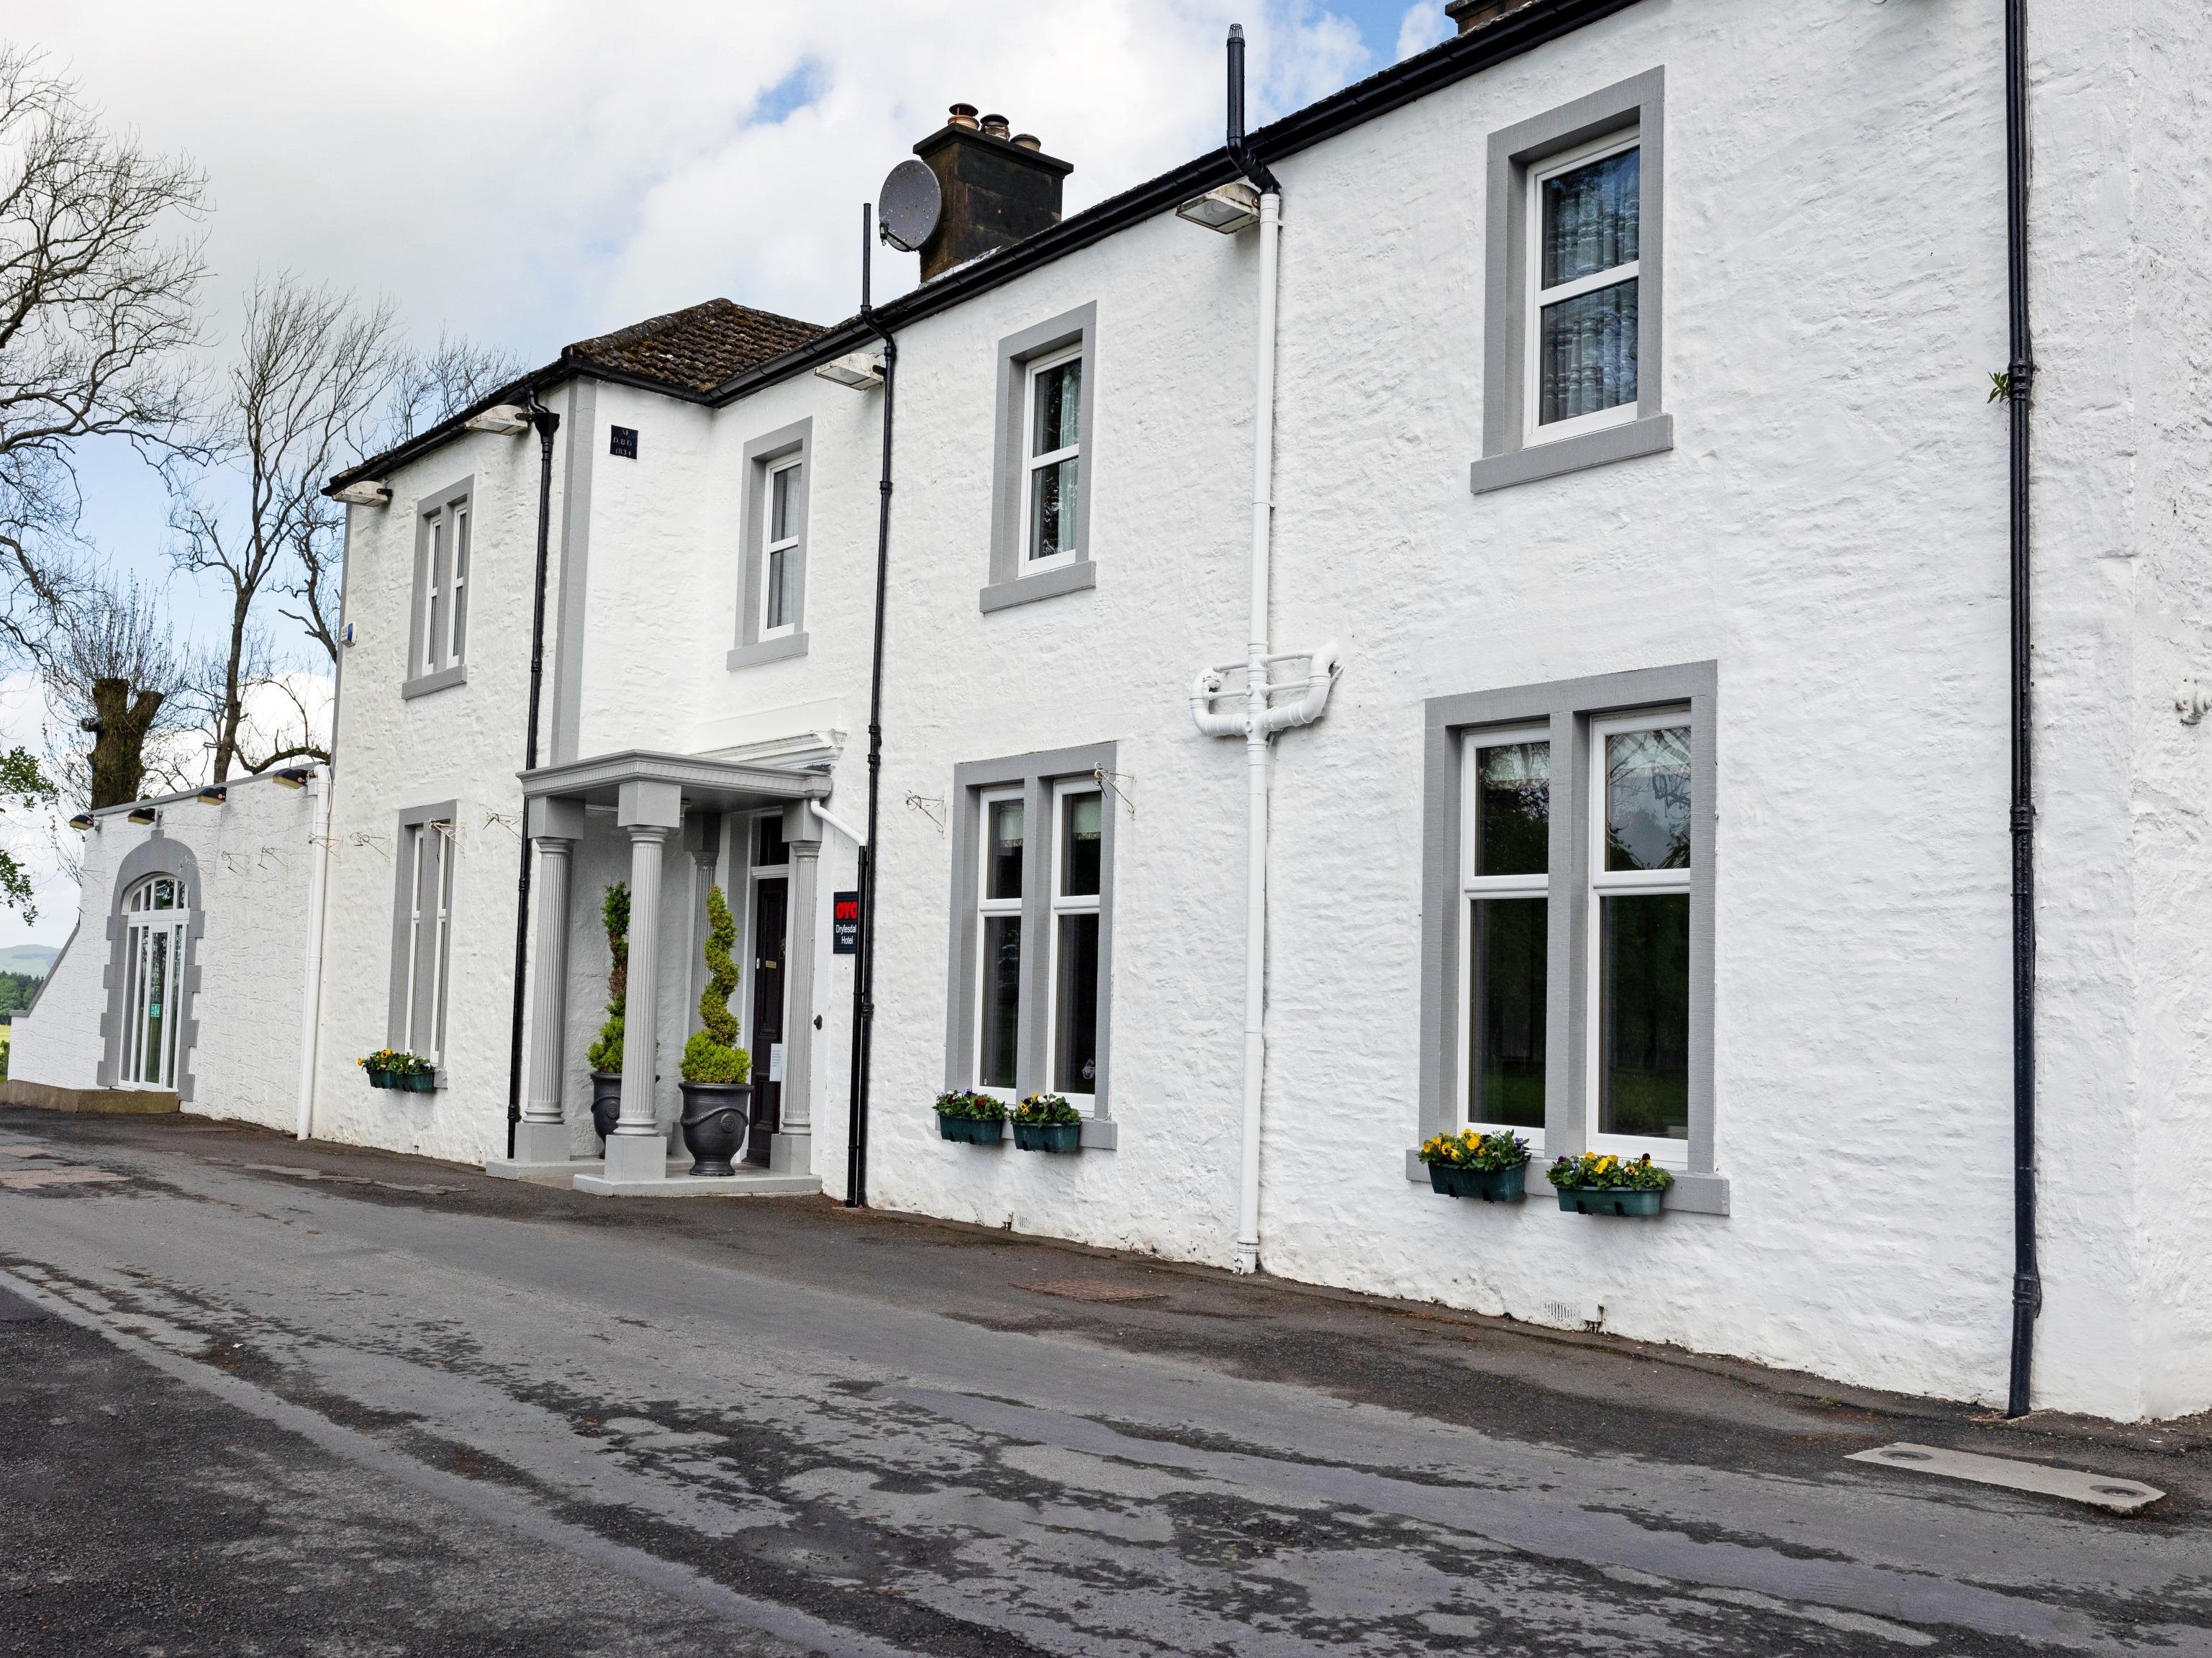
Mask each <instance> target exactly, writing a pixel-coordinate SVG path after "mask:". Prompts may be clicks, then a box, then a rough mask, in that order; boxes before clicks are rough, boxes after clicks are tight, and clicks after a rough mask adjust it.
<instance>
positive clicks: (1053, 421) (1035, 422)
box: [978, 305, 1098, 612]
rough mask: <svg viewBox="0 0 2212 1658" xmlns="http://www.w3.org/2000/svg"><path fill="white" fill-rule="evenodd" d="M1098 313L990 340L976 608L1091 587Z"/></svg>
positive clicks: (1081, 311) (1084, 312)
mask: <svg viewBox="0 0 2212 1658" xmlns="http://www.w3.org/2000/svg"><path fill="white" fill-rule="evenodd" d="M1097 325H1098V307H1097V306H1095V305H1086V306H1083V307H1079V308H1078V309H1076V310H1073V311H1070V312H1068V313H1066V314H1065V315H1062V316H1058V317H1054V318H1053V319H1051V320H1050V321H1048V322H1042V323H1039V324H1038V325H1036V327H1034V328H1026V329H1024V330H1023V331H1021V332H1020V333H1018V334H1012V335H1009V336H1008V337H1006V338H1005V339H1003V340H1000V342H999V361H998V404H997V410H996V418H995V421H994V434H993V438H994V452H993V458H992V466H991V572H990V581H989V583H988V585H987V586H985V587H984V589H983V591H982V592H981V595H980V596H979V598H978V604H980V606H981V609H982V610H985V611H986V612H989V611H992V610H1005V609H1006V608H1007V607H1008V606H1009V605H1013V604H1029V603H1030V602H1031V601H1033V600H1036V599H1040V598H1052V597H1054V595H1055V594H1059V593H1066V592H1075V591H1076V590H1077V589H1079V588H1083V587H1090V586H1096V585H1097V576H1096V569H1095V567H1094V566H1093V564H1092V563H1091V551H1092V549H1091V502H1092V501H1095V500H1096V499H1097V429H1098V422H1097V391H1098V384H1097V381H1098V375H1097V367H1098V365H1097V332H1098V326H1097Z"/></svg>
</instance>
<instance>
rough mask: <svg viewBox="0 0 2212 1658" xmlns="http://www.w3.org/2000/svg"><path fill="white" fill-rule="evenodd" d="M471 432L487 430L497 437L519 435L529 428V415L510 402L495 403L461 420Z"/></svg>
mask: <svg viewBox="0 0 2212 1658" xmlns="http://www.w3.org/2000/svg"><path fill="white" fill-rule="evenodd" d="M461 424H462V425H464V426H465V427H466V428H468V429H469V430H470V431H471V432H489V433H492V434H495V436H498V437H502V438H512V437H519V436H520V435H521V434H523V433H525V432H527V431H528V430H529V429H530V416H527V415H526V414H524V413H523V412H522V410H520V408H519V407H517V406H516V405H515V404H511V403H501V404H494V405H493V406H492V407H490V408H489V409H487V410H484V411H483V413H482V414H480V415H471V416H469V417H468V419H466V420H465V421H464V422H461Z"/></svg>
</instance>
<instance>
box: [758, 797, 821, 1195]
mask: <svg viewBox="0 0 2212 1658" xmlns="http://www.w3.org/2000/svg"><path fill="white" fill-rule="evenodd" d="M783 838H784V841H785V843H786V844H787V845H788V846H789V847H791V910H790V919H789V921H788V923H787V925H788V927H789V932H788V933H787V937H786V938H785V941H784V947H783V958H784V981H783V983H784V994H785V997H786V999H787V1005H789V1007H790V1010H791V1011H790V1013H789V1014H788V1016H787V1017H786V1018H785V1020H784V1022H783V1023H784V1035H783V1121H782V1125H781V1128H780V1129H779V1130H778V1132H777V1133H775V1136H774V1137H773V1138H772V1139H770V1140H769V1159H768V1161H769V1168H770V1169H773V1170H774V1171H775V1173H777V1174H779V1175H784V1174H795V1175H811V1174H812V1173H813V1172H814V1151H813V1145H814V1140H813V1135H814V1037H815V1034H816V1033H815V1029H814V950H815V920H816V914H817V911H818V910H819V909H820V908H821V878H822V825H821V823H819V822H818V821H817V819H816V817H815V816H814V814H813V813H811V812H810V811H807V810H806V808H805V805H803V804H802V805H796V806H793V807H792V808H791V809H790V811H788V812H787V813H786V814H785V819H784V828H783Z"/></svg>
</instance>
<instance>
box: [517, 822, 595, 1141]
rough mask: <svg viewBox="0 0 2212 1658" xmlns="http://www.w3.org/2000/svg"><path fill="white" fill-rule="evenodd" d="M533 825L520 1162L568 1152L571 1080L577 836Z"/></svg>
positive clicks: (558, 826) (557, 825)
mask: <svg viewBox="0 0 2212 1658" xmlns="http://www.w3.org/2000/svg"><path fill="white" fill-rule="evenodd" d="M561 804H563V805H566V804H568V803H566V802H562V803H561ZM578 815H579V816H581V814H580V813H579V814H578ZM531 827H532V831H533V832H532V835H531V837H530V845H531V849H532V853H534V854H535V856H536V858H537V861H538V871H537V879H536V883H535V884H534V886H533V888H532V891H533V894H534V896H535V902H534V904H533V906H532V911H531V917H530V926H531V932H532V934H533V935H535V938H536V940H537V945H538V950H537V961H536V964H535V966H536V976H535V977H534V978H533V979H532V981H531V987H530V1071H529V1087H528V1090H527V1092H526V1094H525V1095H524V1096H523V1103H522V1121H521V1124H520V1127H517V1129H516V1130H515V1136H514V1156H515V1160H516V1161H517V1162H519V1163H559V1162H562V1161H565V1160H566V1159H567V1157H568V1123H567V1121H565V1113H564V1112H563V1111H562V1096H563V1095H564V1093H565V1092H566V1086H565V1085H566V1083H567V1080H568V1066H567V1065H566V1064H565V1063H564V1060H565V1057H566V1053H567V1048H568V865H569V857H570V854H571V853H574V850H575V847H576V837H575V836H574V835H566V834H560V833H544V832H542V831H543V830H544V829H549V828H550V829H566V828H568V825H567V824H565V823H553V824H550V825H545V824H540V823H535V822H533V823H532V825H531Z"/></svg>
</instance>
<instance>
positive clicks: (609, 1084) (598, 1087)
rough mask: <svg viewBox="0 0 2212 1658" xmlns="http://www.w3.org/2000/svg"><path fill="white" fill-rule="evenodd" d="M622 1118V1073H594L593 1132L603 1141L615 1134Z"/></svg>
mask: <svg viewBox="0 0 2212 1658" xmlns="http://www.w3.org/2000/svg"><path fill="white" fill-rule="evenodd" d="M621 1116H622V1072H619V1071H594V1072H592V1133H595V1134H597V1135H598V1136H599V1138H600V1139H606V1137H607V1136H608V1135H610V1134H611V1133H614V1132H615V1123H616V1121H617V1120H618V1119H619V1118H620V1117H621Z"/></svg>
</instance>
